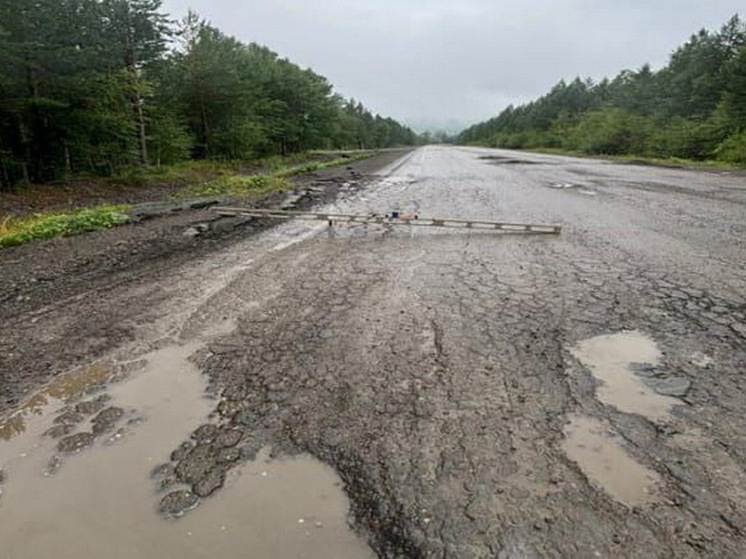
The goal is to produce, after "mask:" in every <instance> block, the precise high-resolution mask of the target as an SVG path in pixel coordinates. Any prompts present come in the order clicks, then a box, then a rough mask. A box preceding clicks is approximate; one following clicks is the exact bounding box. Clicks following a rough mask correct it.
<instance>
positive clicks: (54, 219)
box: [0, 206, 127, 248]
mask: <svg viewBox="0 0 746 559" xmlns="http://www.w3.org/2000/svg"><path fill="white" fill-rule="evenodd" d="M126 209H127V206H97V207H93V208H85V209H82V210H76V211H72V212H62V213H47V214H34V215H31V216H27V217H23V218H20V219H12V218H6V219H5V220H4V221H2V222H1V223H0V248H4V247H10V246H14V245H19V244H21V243H25V242H28V241H31V240H34V239H51V238H53V237H65V236H68V235H75V234H77V233H83V232H86V231H96V230H99V229H108V228H110V227H113V226H115V225H118V224H120V223H124V222H125V221H127V215H126V214H125V213H124V210H126Z"/></svg>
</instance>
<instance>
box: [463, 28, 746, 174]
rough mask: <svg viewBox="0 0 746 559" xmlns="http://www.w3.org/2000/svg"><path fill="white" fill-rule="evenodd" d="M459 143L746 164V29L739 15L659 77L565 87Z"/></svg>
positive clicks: (698, 40)
mask: <svg viewBox="0 0 746 559" xmlns="http://www.w3.org/2000/svg"><path fill="white" fill-rule="evenodd" d="M458 140H459V142H461V143H465V144H481V145H489V146H493V147H507V148H559V149H565V150H571V151H579V152H584V153H589V154H609V155H621V154H633V155H640V156H648V157H661V158H685V159H694V160H705V159H719V160H721V161H725V162H729V163H736V164H746V25H745V24H744V22H743V21H741V20H740V19H739V17H738V16H734V17H733V18H732V19H731V20H730V21H728V22H727V23H726V24H725V25H724V26H723V27H722V28H721V29H720V30H719V31H717V32H712V31H707V30H704V29H703V30H701V31H699V32H698V33H696V34H695V35H692V37H691V38H690V39H689V40H688V41H687V42H686V43H685V44H684V45H683V46H681V47H679V48H678V49H676V50H675V51H674V52H673V54H672V55H671V57H670V60H669V62H668V64H667V65H666V66H665V67H664V68H661V69H660V70H657V71H654V70H653V69H652V68H651V67H650V66H649V65H645V66H642V67H641V68H640V69H639V70H635V71H632V70H624V71H622V72H621V73H620V74H619V75H617V76H616V77H615V78H614V79H612V80H609V79H604V80H602V81H600V82H598V83H594V82H592V81H591V80H589V79H586V80H583V79H580V78H577V79H575V80H574V81H572V82H570V83H566V82H565V81H561V82H560V83H558V84H557V85H555V86H554V87H553V88H552V90H551V91H550V92H549V93H547V94H546V95H544V96H543V97H540V98H539V99H537V100H535V101H533V102H531V103H528V104H526V105H522V106H519V107H513V106H510V107H508V108H507V109H505V110H504V111H503V112H502V113H500V114H499V115H498V116H497V117H495V118H493V119H491V120H488V121H486V122H483V123H480V124H477V125H474V126H472V127H471V128H468V129H467V130H465V131H464V132H462V133H461V135H460V136H459V138H458Z"/></svg>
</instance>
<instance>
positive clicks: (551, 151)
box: [518, 148, 746, 171]
mask: <svg viewBox="0 0 746 559" xmlns="http://www.w3.org/2000/svg"><path fill="white" fill-rule="evenodd" d="M518 151H526V152H529V153H530V152H533V153H546V154H548V155H569V156H572V157H581V158H585V159H604V160H607V161H615V162H618V163H628V164H630V165H650V166H653V167H674V168H679V169H693V170H718V171H736V170H743V169H744V168H746V166H742V165H737V164H735V163H726V162H724V161H717V160H714V159H708V160H705V161H695V160H693V159H681V158H678V157H670V158H660V157H647V156H643V155H607V154H601V153H597V154H590V153H585V152H583V151H572V150H566V149H561V148H527V149H520V150H518Z"/></svg>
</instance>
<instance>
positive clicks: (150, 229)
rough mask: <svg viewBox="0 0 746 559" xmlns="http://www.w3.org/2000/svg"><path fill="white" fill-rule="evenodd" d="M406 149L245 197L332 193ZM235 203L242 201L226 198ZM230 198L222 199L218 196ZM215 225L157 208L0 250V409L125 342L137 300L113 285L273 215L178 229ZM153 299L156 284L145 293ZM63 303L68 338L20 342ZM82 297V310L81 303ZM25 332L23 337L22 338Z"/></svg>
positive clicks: (134, 281) (202, 211)
mask: <svg viewBox="0 0 746 559" xmlns="http://www.w3.org/2000/svg"><path fill="white" fill-rule="evenodd" d="M406 152H407V150H388V151H383V152H381V153H380V154H379V155H378V156H376V157H374V158H371V159H366V160H361V161H356V162H351V163H350V164H349V165H347V166H344V167H341V168H333V169H327V170H322V171H318V172H315V173H311V174H308V175H303V176H299V177H296V178H295V183H296V185H297V188H296V189H295V191H290V192H280V193H274V194H272V195H269V196H266V197H264V198H261V199H254V200H251V201H250V202H249V203H252V204H256V205H260V206H263V207H276V206H278V205H280V204H282V203H283V201H285V200H286V199H287V197H288V196H292V197H295V198H298V201H297V202H296V203H295V204H294V208H295V209H302V208H307V207H309V206H310V205H312V204H318V203H323V202H326V201H330V200H333V199H334V198H335V197H336V196H337V194H338V193H339V192H340V190H342V189H356V188H361V187H363V186H364V185H365V184H366V183H367V182H368V181H369V180H370V173H371V172H373V171H375V170H377V169H379V168H381V167H383V166H385V165H387V164H388V163H390V162H392V161H395V160H396V159H398V158H399V157H401V155H402V154H403V153H406ZM233 202H234V203H236V204H246V203H247V201H244V200H235V201H233ZM227 203H230V201H227ZM216 221H217V222H219V223H220V224H223V223H224V222H225V221H226V220H224V219H219V218H218V217H217V216H216V215H215V214H214V213H212V212H211V211H210V210H209V207H207V208H199V209H190V210H183V211H178V212H166V213H164V214H163V215H162V216H160V217H157V218H154V219H147V220H144V221H141V222H138V223H132V224H127V225H123V226H120V227H117V228H114V229H110V230H107V231H101V232H95V233H89V234H86V235H82V236H77V237H68V238H61V239H54V240H51V241H41V242H33V243H29V244H26V245H21V246H18V247H11V248H8V249H4V250H2V251H0V270H2V274H0V321H1V322H3V323H4V324H6V326H9V325H10V324H16V327H15V328H12V329H9V331H8V332H7V335H4V336H3V337H2V339H0V412H2V411H3V410H6V409H8V407H9V406H12V405H14V404H16V403H18V401H19V399H20V397H21V395H22V394H23V393H27V392H28V391H29V390H31V389H32V388H33V387H34V386H35V385H38V384H39V383H43V382H45V381H47V380H48V379H50V378H51V377H52V376H54V375H55V374H56V373H59V372H61V371H65V370H68V369H70V368H71V367H74V366H75V365H76V364H78V363H83V362H90V361H91V360H92V359H95V357H96V356H97V355H103V354H104V353H106V352H107V351H109V350H111V349H112V348H114V347H115V346H116V345H117V344H120V343H123V342H127V341H133V339H134V337H135V336H134V334H133V327H132V321H137V320H140V319H141V318H135V317H137V315H138V313H139V311H140V310H142V308H143V307H145V308H147V306H148V304H147V303H146V304H144V305H142V306H141V305H140V304H138V303H134V306H133V305H132V302H131V301H119V300H108V301H107V299H106V297H107V295H106V293H108V292H110V291H111V290H114V289H122V288H125V289H128V288H133V287H134V286H136V285H147V284H149V283H151V282H152V280H153V279H155V277H157V276H159V275H160V274H162V273H163V272H164V271H168V270H169V269H172V268H176V267H178V266H179V265H182V264H183V263H184V262H187V261H189V260H194V259H199V258H200V257H203V256H205V255H208V254H210V253H213V252H215V251H216V250H220V249H222V248H224V247H226V246H230V244H231V243H235V242H237V241H239V240H241V239H242V238H245V236H246V235H247V234H253V233H256V232H260V231H263V230H265V229H266V228H268V227H270V226H272V225H273V222H267V221H262V220H252V221H250V222H244V221H241V222H239V223H237V224H235V226H231V227H216V228H214V229H212V230H207V231H205V232H204V234H201V235H199V236H198V237H194V236H189V235H185V234H184V233H185V232H186V231H188V230H189V229H190V228H192V227H194V226H195V225H200V224H207V223H213V222H216ZM152 295H153V296H154V299H155V300H157V299H158V296H157V293H153V294H152ZM62 305H71V306H72V307H73V308H75V311H74V312H75V314H77V315H78V318H77V319H75V317H72V316H66V317H65V318H64V320H69V319H71V318H72V319H74V320H75V322H76V324H75V325H74V326H73V328H74V329H75V331H74V332H68V334H72V335H73V336H74V338H75V339H76V343H75V344H73V345H71V344H70V343H69V339H55V338H57V336H56V335H51V336H48V337H47V338H46V339H44V340H43V341H42V340H38V339H37V340H36V342H37V343H40V344H41V345H40V346H38V345H37V346H36V348H34V349H38V348H39V347H43V348H44V351H43V354H42V355H40V354H39V353H38V352H37V351H24V347H26V348H29V349H31V348H33V347H34V343H29V342H30V340H31V339H34V336H35V335H36V334H38V330H39V329H38V328H37V327H36V325H37V323H38V322H39V321H41V320H42V319H43V318H44V317H47V316H48V315H49V313H51V312H54V309H57V308H59V307H60V306H62ZM86 306H90V308H89V309H85V307H86ZM29 331H31V334H30V335H31V338H28V337H27V336H29Z"/></svg>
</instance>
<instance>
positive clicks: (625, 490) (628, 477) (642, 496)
mask: <svg viewBox="0 0 746 559" xmlns="http://www.w3.org/2000/svg"><path fill="white" fill-rule="evenodd" d="M565 437H566V438H565V440H564V442H563V444H562V448H563V450H564V451H565V453H566V454H567V456H568V457H569V458H570V459H571V460H573V461H574V462H576V463H577V464H578V466H579V467H580V469H581V470H582V471H583V473H584V474H585V476H586V477H587V478H588V480H589V481H590V482H591V483H592V484H593V485H596V486H598V487H600V488H601V489H603V490H604V491H606V492H607V493H608V494H609V495H611V496H612V497H613V498H614V499H616V500H617V501H619V502H620V503H623V504H625V505H627V506H628V507H635V506H640V505H645V504H649V503H652V502H654V501H656V500H657V496H656V487H657V486H658V484H659V483H660V482H661V478H660V476H659V475H658V474H657V473H655V472H654V471H652V470H650V469H648V468H646V467H645V466H643V465H641V464H639V463H638V462H636V461H635V460H634V459H633V458H632V457H631V456H630V455H629V454H628V453H627V451H626V450H625V449H624V448H623V447H622V446H621V445H620V444H619V442H618V441H617V440H616V438H615V436H614V435H613V434H612V433H611V432H610V431H609V430H608V429H607V428H606V427H605V426H604V424H603V423H601V422H600V421H598V420H596V419H593V418H591V417H587V416H583V415H573V416H571V417H570V423H569V424H568V425H567V426H566V427H565Z"/></svg>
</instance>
